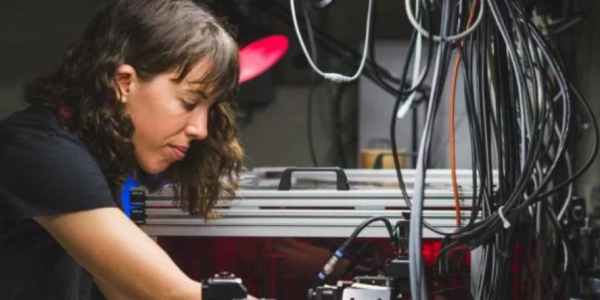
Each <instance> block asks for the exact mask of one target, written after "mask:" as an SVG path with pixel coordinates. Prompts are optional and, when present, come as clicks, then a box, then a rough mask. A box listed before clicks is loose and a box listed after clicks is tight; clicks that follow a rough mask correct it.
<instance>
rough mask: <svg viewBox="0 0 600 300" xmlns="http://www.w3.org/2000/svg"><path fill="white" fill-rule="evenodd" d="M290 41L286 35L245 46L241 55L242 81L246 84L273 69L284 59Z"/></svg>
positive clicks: (270, 37)
mask: <svg viewBox="0 0 600 300" xmlns="http://www.w3.org/2000/svg"><path fill="white" fill-rule="evenodd" d="M288 45H289V41H288V38H287V37H286V36H284V35H271V36H268V37H266V38H262V39H260V40H257V41H254V42H252V43H250V44H248V45H246V46H244V47H243V48H242V49H240V51H239V55H240V80H239V83H240V84H241V83H244V82H246V81H248V80H250V79H252V78H254V77H256V76H258V75H260V74H262V73H264V72H265V71H267V70H268V69H269V68H271V67H272V66H273V65H274V64H275V63H277V62H278V61H279V59H281V57H283V55H284V54H285V52H286V51H287V49H288Z"/></svg>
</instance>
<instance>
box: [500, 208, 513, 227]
mask: <svg viewBox="0 0 600 300" xmlns="http://www.w3.org/2000/svg"><path fill="white" fill-rule="evenodd" d="M502 210H504V205H502V206H500V207H499V208H498V216H500V219H502V224H504V229H508V228H510V222H509V221H508V220H507V219H506V217H504V213H503V212H502Z"/></svg>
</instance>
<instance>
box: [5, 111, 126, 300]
mask: <svg viewBox="0 0 600 300" xmlns="http://www.w3.org/2000/svg"><path fill="white" fill-rule="evenodd" d="M115 206H116V204H115V202H114V200H113V197H112V194H111V192H110V189H109V187H108V184H107V182H106V178H105V176H104V175H103V173H102V170H101V169H100V167H99V165H98V163H97V161H96V160H95V159H94V157H93V156H92V155H91V154H90V153H89V151H88V150H87V149H86V147H85V146H84V145H83V143H81V141H80V140H79V139H78V138H77V137H76V136H75V135H73V134H71V133H70V132H68V131H67V130H65V129H64V128H63V126H62V123H61V122H60V121H59V119H58V118H57V116H56V115H54V114H53V112H52V111H51V110H50V109H49V108H47V107H44V106H41V105H32V106H30V107H29V108H28V109H26V110H25V111H23V112H19V113H16V114H14V115H12V116H11V117H9V118H8V119H6V120H4V121H2V122H1V123H0V299H2V300H13V299H14V300H26V299H27V300H28V299H32V300H38V299H40V300H41V299H44V300H46V299H48V300H50V299H52V300H63V299H64V300H83V299H85V300H87V299H103V298H104V297H103V296H102V295H101V293H100V292H98V289H97V287H96V286H95V284H94V283H93V280H92V278H91V276H90V275H89V273H87V272H86V271H85V270H84V269H83V268H81V266H79V265H78V264H77V263H76V262H75V261H74V260H73V258H72V257H70V256H69V255H68V254H67V253H66V252H65V250H64V249H63V248H62V247H61V246H60V245H59V244H58V243H57V242H56V241H55V240H54V238H53V237H52V236H51V235H50V234H49V233H48V232H47V231H46V230H45V229H44V228H43V227H41V226H40V225H39V224H38V223H37V222H35V221H34V220H33V219H32V217H35V216H44V215H56V214H62V213H68V212H76V211H84V210H91V209H95V208H101V207H115ZM89 238H90V239H93V238H94V237H93V236H90V237H89Z"/></svg>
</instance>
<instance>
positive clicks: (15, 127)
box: [0, 104, 88, 156]
mask: <svg viewBox="0 0 600 300" xmlns="http://www.w3.org/2000/svg"><path fill="white" fill-rule="evenodd" d="M15 147H16V148H21V149H20V150H27V149H30V150H35V149H38V151H43V152H46V153H52V152H54V151H64V150H66V149H70V150H76V152H79V151H81V152H82V154H84V153H87V152H88V151H87V150H85V147H84V146H83V144H82V143H81V141H80V140H79V139H78V138H77V137H76V136H75V135H74V134H72V133H70V132H69V131H68V130H66V129H65V128H64V126H63V124H62V123H61V122H60V120H59V119H58V117H57V116H56V115H55V114H54V112H53V110H52V109H51V108H50V107H47V106H44V105H39V104H33V105H31V106H29V107H28V108H26V109H25V110H22V111H19V112H16V113H14V114H12V115H11V116H9V117H8V118H6V119H5V120H3V121H2V122H0V156H1V155H2V153H5V152H6V151H8V149H9V148H15Z"/></svg>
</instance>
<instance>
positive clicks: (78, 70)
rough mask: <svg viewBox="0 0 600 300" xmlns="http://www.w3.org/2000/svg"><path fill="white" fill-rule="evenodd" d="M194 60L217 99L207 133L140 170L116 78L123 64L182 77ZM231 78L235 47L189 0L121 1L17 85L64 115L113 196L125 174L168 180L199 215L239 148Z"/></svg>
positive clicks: (226, 189) (237, 160) (225, 190)
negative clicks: (52, 63) (202, 65)
mask: <svg viewBox="0 0 600 300" xmlns="http://www.w3.org/2000/svg"><path fill="white" fill-rule="evenodd" d="M199 62H208V63H209V65H210V67H211V69H210V71H209V72H206V75H205V76H204V78H202V79H201V82H202V83H206V84H207V86H210V87H211V89H210V90H211V93H212V95H211V97H215V99H217V102H216V103H215V104H214V105H213V106H212V107H211V110H210V113H209V116H210V117H209V124H208V126H209V134H208V137H207V138H206V139H205V140H203V141H194V142H192V144H191V145H190V149H189V150H188V154H187V155H186V157H185V159H184V160H182V161H178V162H176V163H174V164H172V165H171V166H169V168H168V169H167V170H165V171H164V172H163V173H162V174H160V175H159V176H152V175H150V174H147V173H145V172H144V171H143V170H141V169H140V168H139V166H138V164H137V161H136V159H135V156H134V154H133V147H134V146H133V144H132V141H131V136H132V134H133V132H134V130H135V128H134V126H133V123H132V121H131V119H130V117H129V116H128V115H127V114H126V112H125V107H124V105H123V104H122V102H121V101H119V97H120V95H119V94H118V93H119V89H118V88H116V87H117V84H116V82H115V80H114V76H115V73H116V70H117V68H118V67H119V66H120V65H122V64H129V65H131V66H133V67H134V68H135V70H136V72H137V74H138V76H139V78H140V79H141V80H142V81H147V80H151V79H152V78H153V77H155V76H156V75H158V74H162V73H165V72H169V71H170V72H173V71H177V72H179V73H178V74H179V80H183V78H185V76H186V75H187V74H188V73H189V72H190V70H191V69H192V68H193V67H194V66H195V65H196V64H198V63H199ZM238 79H239V60H238V47H237V44H236V42H235V40H234V39H233V38H232V36H231V35H230V31H229V30H228V28H227V27H226V24H224V22H221V21H220V20H218V19H216V18H215V17H214V16H213V15H211V13H210V12H209V11H208V10H207V9H206V8H204V7H201V6H199V5H197V4H195V3H193V2H192V1H188V0H122V1H118V2H116V3H113V4H111V5H109V6H107V7H106V8H105V9H103V10H102V11H100V12H99V13H98V14H97V15H96V16H95V17H94V18H93V19H92V20H91V21H90V23H89V25H88V27H87V28H86V30H85V31H84V33H83V36H82V37H81V39H80V40H79V41H78V42H77V43H76V44H75V45H74V46H73V47H72V48H71V49H70V50H69V51H67V53H66V56H65V58H64V61H63V63H62V64H61V66H60V67H59V68H58V69H57V71H56V72H54V73H53V74H51V75H49V76H46V77H40V78H37V79H34V80H33V81H31V82H30V83H28V84H27V85H26V87H25V99H26V100H27V101H28V102H30V103H34V104H35V103H41V104H44V105H49V106H51V107H53V108H55V109H57V110H58V109H60V110H62V109H64V108H67V110H68V111H69V112H70V113H69V115H70V117H69V122H68V127H69V130H70V131H72V132H73V133H74V134H76V135H77V136H78V137H79V139H81V141H82V142H83V143H84V144H85V145H86V146H87V147H88V150H89V151H90V152H91V153H92V155H94V156H95V157H96V159H97V160H98V162H99V164H100V167H101V168H102V170H103V171H104V173H105V175H106V177H107V180H108V183H109V185H110V188H111V190H112V192H113V194H114V195H115V198H116V199H119V192H120V189H121V187H122V184H123V182H124V181H125V180H126V178H127V176H129V175H132V174H133V175H134V176H135V177H136V179H138V180H139V181H140V182H141V183H142V184H143V185H145V186H146V187H147V188H148V189H150V190H151V191H154V190H157V189H158V188H159V187H161V186H163V185H164V184H166V183H168V184H171V185H172V186H173V189H174V192H175V193H174V194H175V199H174V200H175V202H176V204H178V205H180V206H181V207H182V208H183V209H184V210H187V211H189V212H190V213H191V214H200V215H203V216H206V214H207V213H208V212H209V211H210V209H211V208H212V207H213V206H214V204H215V203H216V201H217V200H218V199H220V198H229V197H232V196H233V195H234V192H235V189H236V188H237V178H238V175H239V172H240V170H241V166H242V159H243V152H242V149H241V147H240V146H239V143H238V140H237V132H236V126H235V114H234V110H233V102H232V100H233V99H234V97H235V95H236V94H237V88H238Z"/></svg>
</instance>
